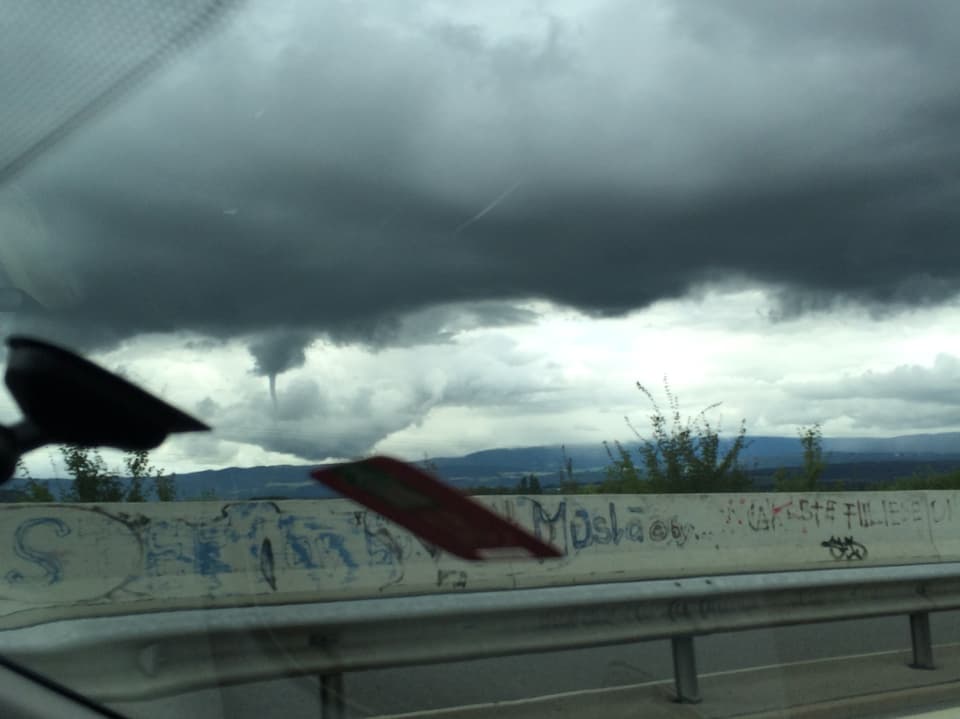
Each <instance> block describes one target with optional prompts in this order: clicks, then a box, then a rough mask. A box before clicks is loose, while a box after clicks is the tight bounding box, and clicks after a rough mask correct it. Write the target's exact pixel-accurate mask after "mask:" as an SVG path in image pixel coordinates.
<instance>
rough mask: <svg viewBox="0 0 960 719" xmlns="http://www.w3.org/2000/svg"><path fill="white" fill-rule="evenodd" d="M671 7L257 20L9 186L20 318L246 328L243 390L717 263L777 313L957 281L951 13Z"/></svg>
mask: <svg viewBox="0 0 960 719" xmlns="http://www.w3.org/2000/svg"><path fill="white" fill-rule="evenodd" d="M668 7H669V8H671V9H670V11H669V12H667V13H665V14H663V13H661V14H658V13H654V12H653V6H652V5H649V6H648V5H643V4H639V3H628V2H624V3H610V4H608V5H606V6H601V7H597V8H593V9H588V10H586V11H584V12H583V13H581V14H580V15H578V16H576V17H561V16H558V17H552V16H547V15H543V14H537V13H535V12H533V11H530V12H528V13H527V14H525V15H523V16H522V17H523V30H525V32H524V33H523V34H519V33H517V32H515V30H516V27H515V26H514V25H513V24H510V23H507V22H501V25H500V26H499V27H498V26H497V25H496V24H495V23H493V22H490V23H487V24H486V25H483V24H478V22H474V21H472V20H465V19H462V18H459V17H457V16H456V13H455V11H451V13H450V15H451V16H450V17H449V18H437V17H433V16H428V15H427V14H426V12H425V11H424V12H421V11H420V10H419V9H418V8H417V6H416V5H412V4H411V5H401V6H398V7H397V8H392V6H391V8H392V9H391V8H386V9H385V7H384V6H381V5H379V4H374V5H369V6H366V5H363V4H358V5H350V6H349V7H348V6H344V5H341V4H336V3H331V4H322V5H320V6H314V5H312V4H308V3H304V4H302V5H301V4H297V3H291V4H286V3H278V4H274V3H262V4H260V5H254V6H253V7H252V8H251V10H250V13H249V16H248V17H247V18H246V19H245V20H243V21H242V22H240V23H239V24H238V25H237V26H236V27H234V28H233V29H232V30H231V32H230V33H229V34H228V35H227V36H225V37H224V38H222V39H221V40H219V41H218V42H217V43H215V44H213V45H212V46H211V47H209V48H207V49H206V50H205V51H203V52H201V53H199V54H195V55H192V56H190V57H189V58H186V59H184V61H183V62H182V63H181V64H180V65H178V66H177V67H176V68H174V69H173V70H171V71H170V72H169V73H167V74H166V75H164V76H163V78H162V79H161V81H159V82H158V83H157V84H156V85H155V86H154V87H152V88H151V89H150V90H149V91H144V92H141V93H140V94H138V95H137V96H136V97H134V98H131V100H130V102H128V103H126V104H125V105H123V106H121V107H118V108H117V110H116V112H115V113H114V114H113V115H112V116H110V117H105V118H103V119H102V120H101V121H100V122H98V123H97V124H95V125H92V126H91V127H89V128H87V130H86V131H85V132H84V133H82V134H80V135H78V136H76V137H75V138H73V142H72V143H70V144H67V145H65V146H64V147H62V148H61V151H60V152H59V153H58V154H57V155H55V156H50V157H48V158H47V160H46V161H45V162H44V163H42V164H40V165H38V166H37V167H35V168H34V171H33V172H32V173H31V174H30V175H28V176H25V177H24V178H23V187H24V191H25V192H26V194H27V195H28V197H29V198H30V202H31V203H32V206H33V207H34V208H35V209H36V210H37V212H39V213H40V214H41V215H42V217H43V222H44V227H45V233H46V236H47V238H48V240H47V246H49V247H53V248H55V255H56V257H55V259H56V262H57V266H56V267H55V266H54V265H53V264H48V258H45V257H40V256H39V255H38V253H37V251H36V250H31V249H29V247H28V246H27V245H28V244H29V243H28V242H27V241H20V244H16V238H14V240H15V242H14V244H13V245H9V246H8V247H7V249H5V250H3V251H0V262H3V263H4V266H5V267H6V266H7V265H8V264H10V265H11V266H13V265H17V266H23V265H24V264H27V265H30V266H31V267H32V274H30V277H32V278H33V279H31V280H29V281H26V282H25V283H24V284H21V285H18V286H20V287H21V289H22V290H24V291H25V292H26V293H27V295H30V296H31V297H34V295H35V294H36V293H35V292H34V291H33V288H34V287H39V288H41V289H42V288H43V287H51V286H60V284H62V283H69V284H70V285H71V286H73V287H75V288H76V295H77V297H76V299H75V301H73V302H71V303H70V304H69V305H68V306H66V307H64V306H63V304H62V303H59V304H57V305H56V306H52V305H49V304H46V303H44V302H43V300H42V298H41V297H34V298H35V299H36V300H37V304H36V306H35V311H33V312H32V313H22V314H23V316H24V317H23V318H24V319H25V320H29V321H32V322H33V323H34V324H35V326H39V327H41V328H42V331H44V332H46V333H50V334H59V335H61V336H64V337H68V338H71V339H72V340H74V341H80V340H82V339H85V340H86V341H87V342H100V343H103V342H108V341H111V340H116V339H120V338H123V337H126V336H130V335H134V334H137V333H141V332H147V331H160V332H163V331H170V330H181V329H188V330H192V331H196V332H199V333H201V334H207V335H210V336H216V337H227V336H232V335H247V334H249V335H255V336H257V337H259V338H260V339H258V340H254V342H255V344H254V345H253V346H252V349H253V350H254V356H255V357H256V358H257V362H258V367H259V368H260V370H259V371H261V372H263V373H264V374H267V375H270V374H271V373H272V372H273V370H272V369H271V368H272V367H281V368H286V367H287V366H295V365H296V364H297V361H298V359H299V358H300V357H301V356H302V355H301V353H302V350H303V347H305V346H306V344H307V342H308V341H309V339H310V338H311V337H313V336H314V335H316V334H325V335H328V336H330V337H332V338H334V339H335V340H343V341H351V340H362V341H368V342H371V343H374V344H381V345H382V344H391V343H400V344H402V343H410V342H416V341H434V340H436V339H437V338H438V337H439V338H441V339H442V338H443V337H444V336H446V335H445V334H444V333H447V335H449V333H451V332H455V331H456V330H457V329H462V328H463V324H464V323H463V322H460V323H459V324H458V321H457V317H458V316H459V315H460V314H461V313H465V314H464V316H465V317H467V320H466V321H465V323H466V325H468V326H476V325H478V324H484V323H485V322H493V323H496V322H510V321H514V322H520V321H524V320H525V319H528V318H529V314H524V312H523V311H522V310H516V309H513V308H512V306H513V305H514V304H515V303H516V301H518V300H523V299H526V298H547V299H550V300H554V301H556V302H558V303H561V304H566V305H572V306H576V307H578V308H580V309H582V310H585V311H588V312H592V313H598V314H616V313H622V312H626V311H629V310H631V309H635V308H639V307H643V306H645V305H647V304H649V303H651V302H653V301H656V300H658V299H661V298H665V297H676V296H680V295H682V294H684V293H685V292H687V291H689V290H690V289H691V288H694V287H697V286H698V285H700V284H702V283H704V282H709V281H714V280H723V279H725V278H729V277H737V278H745V279H749V280H751V281H759V282H763V283H767V284H769V285H771V286H773V287H776V288H779V291H780V292H781V295H780V296H781V298H782V302H781V310H780V314H781V315H789V314H792V313H797V312H803V311H807V310H809V309H816V308H822V307H829V306H830V305H831V303H832V302H835V301H837V298H840V299H841V300H842V301H847V300H855V301H860V302H865V303H867V304H874V305H877V306H887V307H899V306H903V305H912V304H923V303H932V302H938V301H940V300H943V299H944V298H946V297H949V296H951V295H953V294H955V293H956V292H957V290H958V288H960V283H958V280H960V243H958V242H957V241H956V235H957V230H958V228H960V201H958V200H960V132H958V130H957V127H958V119H960V100H958V99H957V98H958V95H957V92H956V81H955V70H956V67H958V66H960V30H958V28H960V5H957V4H955V3H953V2H942V3H936V2H930V3H923V4H920V5H916V6H911V7H910V8H909V12H907V10H906V6H904V5H902V4H900V3H874V2H871V3H861V2H845V3H809V2H796V3H789V4H788V3H777V4H775V5H774V4H769V3H765V2H740V3H736V2H734V3H725V4H719V3H692V2H677V3H675V4H673V5H672V6H668ZM401 8H402V12H401ZM11 226H12V225H11ZM2 227H3V220H2V219H0V229H2ZM18 227H19V225H18ZM31 252H33V254H32V255H31ZM4 255H5V256H4ZM31 263H32V264H31ZM45 273H46V274H45ZM8 274H12V273H10V272H8ZM40 294H43V292H40ZM475 303H480V304H479V305H476V307H479V308H480V309H476V307H474V305H475ZM8 304H9V302H8ZM31 306H33V305H31ZM37 308H39V309H37ZM471 308H473V309H471ZM27 315H29V316H27ZM278 330H279V331H278ZM292 338H293V339H296V341H295V342H291V339H292ZM276 358H279V360H285V361H277V362H273V360H274V359H276ZM276 371H282V369H278V370H276Z"/></svg>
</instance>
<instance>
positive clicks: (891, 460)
mask: <svg viewBox="0 0 960 719" xmlns="http://www.w3.org/2000/svg"><path fill="white" fill-rule="evenodd" d="M729 442H730V440H727V441H726V446H729ZM749 442H750V443H749V445H748V447H747V448H746V450H745V451H744V452H743V454H742V460H743V463H744V464H745V465H746V466H747V467H748V468H749V469H750V472H751V474H752V475H753V477H754V482H755V484H756V485H757V488H758V489H765V488H768V487H769V486H770V485H771V482H772V473H773V470H774V469H776V468H778V467H787V468H789V467H797V466H799V465H800V464H801V463H802V452H801V447H800V442H799V440H798V438H796V437H751V438H749ZM623 444H624V447H626V448H627V449H629V450H631V451H633V450H635V449H636V442H635V441H634V442H629V441H627V442H624V443H623ZM823 449H824V454H825V458H826V460H827V469H826V472H825V473H824V479H825V480H827V481H834V480H843V481H844V482H845V485H846V486H849V487H856V486H860V487H862V486H869V485H870V484H872V483H874V482H880V481H889V480H891V479H896V478H898V477H904V476H909V475H910V474H913V473H914V472H916V471H924V470H927V469H931V470H933V471H938V472H946V471H950V470H953V469H960V432H950V433H941V434H914V435H904V436H899V437H887V438H872V437H870V438H867V437H843V438H827V437H825V438H824V440H823ZM564 456H566V457H568V458H570V460H572V462H573V469H574V473H575V475H576V477H577V479H578V480H579V481H581V482H593V481H599V480H600V479H601V478H602V477H603V476H604V468H605V467H606V466H607V465H609V464H610V458H609V457H608V456H607V453H606V450H605V449H604V447H603V445H596V444H573V445H566V447H563V446H561V445H546V446H539V447H517V448H500V449H488V450H483V451H481V452H473V453H471V454H467V455H464V456H462V457H434V458H432V459H429V460H424V461H423V462H421V463H429V464H430V466H432V467H433V468H435V470H436V471H437V473H438V474H439V475H440V476H441V477H443V478H444V479H446V480H448V481H449V482H451V483H453V484H455V485H457V486H459V487H462V488H465V489H468V488H471V487H477V486H490V487H509V486H514V485H516V484H517V482H518V481H519V479H520V477H522V476H523V475H525V474H530V473H533V474H536V475H538V477H539V478H540V484H541V486H543V487H544V488H550V487H555V486H557V485H558V484H559V483H560V481H561V479H562V474H563V466H564ZM312 466H313V465H301V466H295V465H275V466H269V467H231V468H229V469H218V470H205V471H201V472H187V473H184V474H180V475H177V478H176V479H177V490H178V496H179V498H180V499H199V498H201V497H202V496H204V495H211V494H212V495H215V496H216V497H218V498H220V499H227V500H231V499H237V500H239V499H251V498H274V499H276V498H289V499H308V498H309V499H321V498H328V497H332V496H334V493H333V492H331V491H330V490H328V489H327V488H326V487H324V486H323V485H321V484H319V483H317V482H314V481H312V480H311V479H310V478H309V477H308V472H309V470H310V469H311V468H312ZM41 481H43V480H41ZM48 481H49V482H50V487H51V489H52V490H53V491H54V492H55V493H56V492H57V490H58V484H59V486H60V487H63V486H65V485H68V482H67V481H66V480H60V482H59V483H58V482H57V480H48ZM18 485H19V481H18V480H14V482H12V483H11V484H10V485H8V488H9V489H16V487H17V486H18Z"/></svg>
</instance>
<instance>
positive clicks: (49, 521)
mask: <svg viewBox="0 0 960 719" xmlns="http://www.w3.org/2000/svg"><path fill="white" fill-rule="evenodd" d="M43 526H48V527H53V531H54V532H55V533H56V536H58V537H66V536H67V535H68V534H70V527H68V526H67V525H66V523H65V522H64V521H63V520H62V519H59V518H57V517H35V518H33V519H28V520H27V521H25V522H23V523H22V524H21V525H20V526H19V527H17V531H16V532H15V533H14V543H13V551H14V554H16V555H17V556H18V557H20V559H24V560H26V561H28V562H30V563H31V564H35V565H36V566H38V567H40V569H41V570H43V575H42V576H41V577H40V582H41V583H45V584H57V583H58V582H60V581H61V580H62V579H63V565H62V564H61V562H60V560H59V558H58V557H57V555H56V554H55V553H53V552H42V551H40V550H38V549H35V548H32V547H30V545H29V544H28V543H27V537H28V535H29V534H30V532H31V531H32V530H33V529H35V528H36V527H43ZM6 580H7V582H8V583H9V584H18V583H20V582H23V581H25V580H26V576H25V575H24V574H23V573H22V572H20V571H19V570H17V569H11V570H10V571H9V572H7V574H6Z"/></svg>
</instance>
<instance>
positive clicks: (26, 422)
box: [0, 337, 210, 482]
mask: <svg viewBox="0 0 960 719" xmlns="http://www.w3.org/2000/svg"><path fill="white" fill-rule="evenodd" d="M7 345H8V346H9V347H10V351H9V354H8V356H7V371H6V375H5V377H4V379H5V380H6V383H7V387H8V388H9V389H10V393H11V394H12V395H13V398H14V399H15V400H16V401H17V404H18V405H19V406H20V409H21V411H22V412H23V415H24V419H23V420H22V421H21V422H19V423H18V424H16V425H14V426H12V427H2V428H0V430H2V431H0V434H2V437H0V482H3V481H6V480H7V479H9V478H10V476H11V475H12V474H13V468H14V466H15V464H16V461H17V459H18V458H19V457H20V455H22V454H23V453H25V452H28V451H29V450H31V449H35V448H37V447H41V446H43V445H45V444H78V445H82V446H86V447H114V448H116V449H122V450H147V449H153V448H154V447H157V446H158V445H160V444H161V443H162V442H163V441H164V440H165V439H166V438H167V435H169V434H172V433H174V432H198V431H205V430H209V429H210V428H209V427H208V426H207V425H205V424H204V423H203V422H200V421H199V420H196V419H194V418H193V417H191V416H189V415H187V414H185V413H183V412H181V411H180V410H178V409H176V408H175V407H172V406H170V405H169V404H167V403H166V402H164V401H162V400H160V399H158V398H157V397H154V396H153V395H152V394H150V393H148V392H146V391H144V390H142V389H140V388H139V387H137V386H136V385H134V384H132V383H130V382H128V381H127V380H125V379H123V378H121V377H118V376H117V375H115V374H113V373H111V372H108V371H107V370H105V369H102V368H101V367H98V366H97V365H95V364H93V363H92V362H89V361H87V360H85V359H83V358H82V357H79V356H78V355H76V354H74V353H72V352H69V351H67V350H65V349H63V348H61V347H57V346H55V345H51V344H48V343H46V342H41V341H40V340H36V339H30V338H27V337H11V338H10V339H8V340H7Z"/></svg>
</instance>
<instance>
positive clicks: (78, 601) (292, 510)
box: [0, 492, 960, 626]
mask: <svg viewBox="0 0 960 719" xmlns="http://www.w3.org/2000/svg"><path fill="white" fill-rule="evenodd" d="M481 501H483V502H484V503H485V504H487V505H489V506H491V507H492V508H493V509H494V510H496V511H497V512H499V513H501V514H503V515H505V516H507V517H509V518H510V519H512V520H513V521H516V522H518V523H519V524H521V525H523V526H525V527H527V528H529V529H530V530H532V531H533V532H534V533H536V534H537V535H539V536H540V537H542V538H544V539H547V540H549V541H551V542H553V543H554V544H555V545H556V546H558V547H559V548H560V549H562V550H563V551H564V552H565V553H566V556H565V557H564V558H562V559H557V560H543V561H536V560H533V561H531V560H526V561H520V560H512V561H498V562H486V563H474V562H466V561H462V560H458V559H456V558H453V557H451V556H450V555H448V554H446V553H444V552H440V551H438V550H437V549H436V548H434V547H432V546H429V545H426V544H424V543H423V542H421V541H420V540H418V539H417V538H416V537H414V536H412V535H411V534H409V533H408V532H406V531H404V530H402V529H400V528H399V527H398V526H396V525H394V524H393V523H391V522H389V521H387V520H385V519H383V518H382V517H380V516H378V515H376V514H375V513H373V512H368V511H366V510H364V509H363V508H362V507H360V506H358V505H356V504H354V503H352V502H350V501H348V500H326V501H283V502H239V503H222V502H182V503H170V504H104V505H77V504H35V505H25V504H14V505H7V506H2V507H0V562H2V563H0V626H19V625H24V624H29V623H34V622H37V621H45V620H49V619H54V618H60V617H62V618H66V617H77V616H88V615H95V614H111V613H129V612H138V611H158V610H164V609H176V608H192V607H208V606H236V605H249V604H261V603H289V602H304V601H323V600H332V599H345V598H357V597H367V596H384V595H392V594H421V593H432V592H455V591H470V590H483V589H512V588H518V587H535V586H550V585H570V584H582V583H596V582H606V581H618V580H631V579H644V578H654V577H671V576H687V575H696V574H721V573H735V572H751V571H776V570H789V569H823V568H828V567H835V566H851V565H852V564H854V563H860V564H872V565H876V564H898V563H915V562H935V561H941V560H949V561H958V560H960V514H958V509H960V507H958V505H957V503H958V501H960V495H958V494H957V493H955V492H911V493H866V492H858V493H820V494H793V495H789V494H776V495H773V494H743V495H736V494H722V495H699V496H698V495H606V496H605V495H593V496H576V497H559V496H537V497H526V496H510V497H485V498H481Z"/></svg>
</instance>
